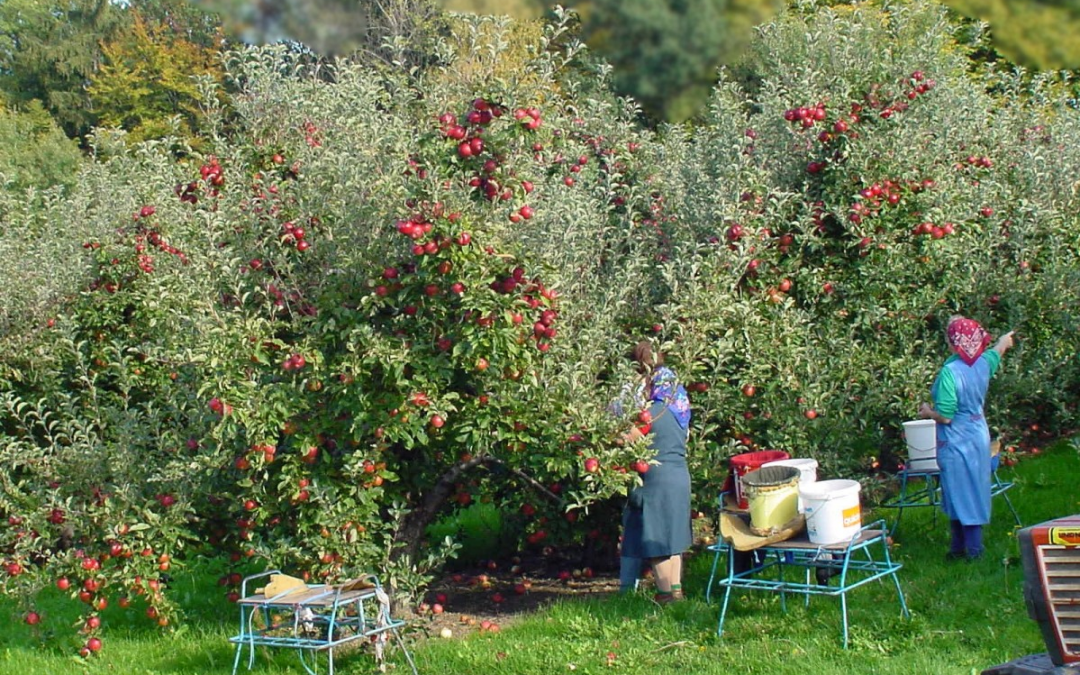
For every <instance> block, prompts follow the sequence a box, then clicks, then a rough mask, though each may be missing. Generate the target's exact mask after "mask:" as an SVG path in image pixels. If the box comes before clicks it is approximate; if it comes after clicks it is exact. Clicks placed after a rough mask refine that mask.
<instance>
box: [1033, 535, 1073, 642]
mask: <svg viewBox="0 0 1080 675" xmlns="http://www.w3.org/2000/svg"><path fill="white" fill-rule="evenodd" d="M1042 562H1043V569H1044V570H1046V588H1047V596H1048V597H1049V599H1050V616H1051V619H1052V621H1053V624H1054V626H1055V628H1056V630H1057V632H1058V634H1059V635H1060V636H1061V646H1062V650H1063V651H1064V652H1065V656H1066V658H1068V660H1069V661H1072V660H1073V659H1074V658H1075V659H1080V548H1076V547H1070V548H1059V547H1057V546H1044V547H1042Z"/></svg>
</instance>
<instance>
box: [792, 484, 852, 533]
mask: <svg viewBox="0 0 1080 675" xmlns="http://www.w3.org/2000/svg"><path fill="white" fill-rule="evenodd" d="M861 489H862V485H860V484H859V481H857V480H822V481H817V482H815V483H811V484H810V485H800V486H799V496H800V497H802V501H803V505H804V506H805V507H806V532H807V534H808V535H809V536H810V541H811V542H813V543H815V544H826V545H827V544H839V543H843V542H847V541H851V538H852V537H854V536H855V534H856V533H857V532H858V531H859V528H860V527H862V506H861V504H860V503H859V491H860V490H861Z"/></svg>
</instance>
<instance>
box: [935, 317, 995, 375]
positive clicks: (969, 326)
mask: <svg viewBox="0 0 1080 675" xmlns="http://www.w3.org/2000/svg"><path fill="white" fill-rule="evenodd" d="M945 333H946V335H947V336H948V339H949V346H950V347H952V350H953V351H954V352H956V354H957V356H959V357H960V358H961V359H963V360H964V363H966V364H968V365H969V366H970V365H974V364H975V362H976V361H977V360H978V359H979V357H980V356H982V353H983V352H984V351H986V347H987V345H989V344H990V334H989V333H987V332H986V329H984V328H983V327H982V326H981V325H979V322H978V321H975V320H974V319H964V318H957V319H953V320H952V321H950V322H949V327H948V328H947V329H946V330H945Z"/></svg>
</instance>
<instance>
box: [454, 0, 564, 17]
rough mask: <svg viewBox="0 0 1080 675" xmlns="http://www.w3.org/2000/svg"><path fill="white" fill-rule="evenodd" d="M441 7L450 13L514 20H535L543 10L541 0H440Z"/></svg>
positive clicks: (543, 5)
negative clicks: (509, 17) (503, 17)
mask: <svg viewBox="0 0 1080 675" xmlns="http://www.w3.org/2000/svg"><path fill="white" fill-rule="evenodd" d="M442 5H443V7H444V8H445V9H447V10H449V11H451V12H465V13H469V14H482V15H483V14H487V15H506V16H512V17H514V18H515V19H535V18H537V17H539V16H540V15H541V14H542V13H543V12H544V9H545V3H544V2H543V1H542V0H442Z"/></svg>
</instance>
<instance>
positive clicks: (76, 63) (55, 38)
mask: <svg viewBox="0 0 1080 675" xmlns="http://www.w3.org/2000/svg"><path fill="white" fill-rule="evenodd" d="M124 18H125V10H124V9H123V8H121V7H120V6H118V5H116V4H114V3H112V2H109V1H108V0H72V1H71V2H55V1H54V0H16V1H14V2H3V3H0V90H2V92H3V96H4V97H5V98H6V99H7V101H8V103H9V104H12V105H22V104H26V103H29V102H30V101H33V100H38V101H41V102H42V104H43V105H44V106H45V109H46V110H48V111H49V113H50V114H51V115H52V116H53V117H54V118H55V119H56V121H57V123H59V124H60V126H61V127H62V128H63V129H64V131H65V132H66V133H67V134H68V136H69V137H72V138H75V137H78V136H82V135H83V134H85V133H86V132H88V131H89V130H90V128H91V126H92V125H93V124H94V122H95V120H96V116H95V114H94V112H93V110H92V108H91V105H90V101H89V98H88V97H87V95H86V91H85V86H86V83H87V82H88V81H89V79H90V78H91V77H92V76H93V74H94V71H95V70H96V69H97V67H98V66H99V65H100V64H101V59H102V55H101V48H100V46H99V43H100V42H101V41H102V40H109V39H111V38H112V37H113V36H114V35H116V34H117V33H118V32H119V31H120V30H121V29H122V28H123V27H124V25H125V21H124Z"/></svg>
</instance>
